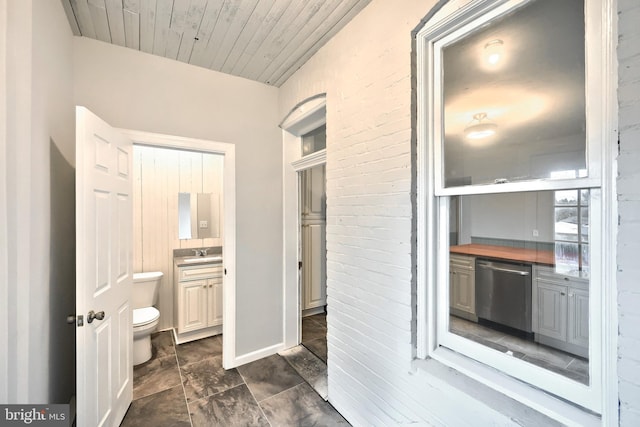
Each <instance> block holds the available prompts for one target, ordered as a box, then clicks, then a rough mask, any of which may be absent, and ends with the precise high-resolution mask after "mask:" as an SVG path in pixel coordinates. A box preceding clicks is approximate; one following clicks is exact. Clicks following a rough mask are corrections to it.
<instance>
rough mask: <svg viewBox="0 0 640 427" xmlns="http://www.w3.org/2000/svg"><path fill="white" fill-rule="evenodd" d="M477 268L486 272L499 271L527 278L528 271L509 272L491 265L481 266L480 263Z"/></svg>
mask: <svg viewBox="0 0 640 427" xmlns="http://www.w3.org/2000/svg"><path fill="white" fill-rule="evenodd" d="M478 267H480V268H486V269H487V270H493V271H500V272H502V273H511V274H517V275H519V276H528V275H529V272H528V271H520V270H511V269H510V268H502V267H494V266H492V265H488V264H482V263H478Z"/></svg>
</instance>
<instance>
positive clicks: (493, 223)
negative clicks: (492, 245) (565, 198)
mask: <svg viewBox="0 0 640 427" xmlns="http://www.w3.org/2000/svg"><path fill="white" fill-rule="evenodd" d="M462 199H463V202H462V206H463V208H462V209H463V210H465V209H466V212H464V213H463V218H464V219H465V220H466V224H467V225H468V227H469V230H468V234H469V235H471V236H473V237H490V238H494V239H507V240H522V241H525V240H526V241H529V242H536V241H538V242H553V236H554V235H553V227H554V216H553V215H554V210H553V191H538V192H530V193H505V194H487V195H479V196H463V197H462ZM464 224H465V223H464V222H463V228H464ZM534 229H535V230H538V233H539V235H538V236H537V237H535V236H533V230H534ZM461 234H462V235H466V234H467V230H462V232H461ZM463 243H468V242H463Z"/></svg>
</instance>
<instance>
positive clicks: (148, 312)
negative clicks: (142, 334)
mask: <svg viewBox="0 0 640 427" xmlns="http://www.w3.org/2000/svg"><path fill="white" fill-rule="evenodd" d="M159 317H160V312H159V311H158V309H157V308H155V307H144V308H136V309H135V310H133V327H134V328H137V327H139V326H144V325H148V324H149V323H153V322H155V321H156V320H158V318H159Z"/></svg>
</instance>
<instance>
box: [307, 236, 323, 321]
mask: <svg viewBox="0 0 640 427" xmlns="http://www.w3.org/2000/svg"><path fill="white" fill-rule="evenodd" d="M325 228H326V226H325V225H324V224H308V225H305V226H303V227H302V259H303V260H304V261H303V264H302V284H303V292H302V296H303V298H302V309H303V310H309V309H312V308H317V307H324V305H325V304H326V303H327V296H326V295H327V290H326V282H327V279H326V261H325V260H326V257H325V255H324V254H325V253H326V243H325Z"/></svg>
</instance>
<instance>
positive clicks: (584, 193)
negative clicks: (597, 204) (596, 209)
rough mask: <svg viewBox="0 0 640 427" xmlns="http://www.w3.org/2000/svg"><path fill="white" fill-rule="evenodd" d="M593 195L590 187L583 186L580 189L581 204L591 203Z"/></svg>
mask: <svg viewBox="0 0 640 427" xmlns="http://www.w3.org/2000/svg"><path fill="white" fill-rule="evenodd" d="M590 196H591V192H590V191H589V189H588V188H583V189H582V190H580V204H581V205H583V206H586V205H588V204H589V197H590Z"/></svg>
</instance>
